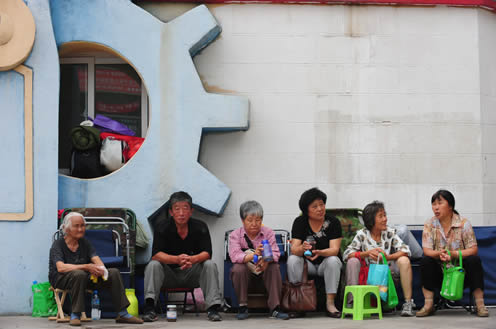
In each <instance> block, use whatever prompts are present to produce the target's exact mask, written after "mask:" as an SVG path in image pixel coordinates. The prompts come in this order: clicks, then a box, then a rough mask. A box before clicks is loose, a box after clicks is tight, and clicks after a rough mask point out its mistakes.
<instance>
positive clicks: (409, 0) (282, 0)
mask: <svg viewBox="0 0 496 329" xmlns="http://www.w3.org/2000/svg"><path fill="white" fill-rule="evenodd" d="M134 1H135V2H144V1H153V2H190V3H273V4H328V5H343V4H345V5H346V4H348V5H391V6H435V5H447V6H462V7H480V8H485V9H488V10H491V11H493V12H494V11H496V0H203V1H198V0H173V1H171V0H134Z"/></svg>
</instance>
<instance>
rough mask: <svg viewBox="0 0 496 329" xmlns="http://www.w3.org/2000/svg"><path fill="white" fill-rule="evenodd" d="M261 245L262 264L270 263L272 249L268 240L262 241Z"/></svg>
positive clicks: (272, 258)
mask: <svg viewBox="0 0 496 329" xmlns="http://www.w3.org/2000/svg"><path fill="white" fill-rule="evenodd" d="M262 245H263V260H264V262H267V263H268V262H272V261H273V260H274V257H273V255H272V248H271V247H270V244H269V240H262Z"/></svg>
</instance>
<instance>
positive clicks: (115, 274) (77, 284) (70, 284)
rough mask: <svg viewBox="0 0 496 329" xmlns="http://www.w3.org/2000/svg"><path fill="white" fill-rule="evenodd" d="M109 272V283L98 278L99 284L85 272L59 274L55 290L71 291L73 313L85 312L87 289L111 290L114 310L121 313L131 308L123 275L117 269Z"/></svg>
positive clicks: (111, 269)
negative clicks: (123, 282)
mask: <svg viewBox="0 0 496 329" xmlns="http://www.w3.org/2000/svg"><path fill="white" fill-rule="evenodd" d="M108 272H109V276H108V279H107V281H103V280H102V279H101V278H98V283H97V284H94V283H93V282H91V281H90V274H89V273H88V272H85V271H81V270H75V271H71V272H67V273H64V274H59V275H58V277H57V282H55V288H60V289H70V295H71V301H72V312H73V313H79V312H84V294H85V292H86V288H89V289H102V288H103V289H110V291H111V293H112V302H113V304H114V309H115V311H116V312H120V311H122V310H124V309H126V308H127V307H128V306H129V301H128V300H127V297H126V291H125V289H124V285H123V284H122V279H121V274H120V273H119V270H118V269H116V268H109V269H108Z"/></svg>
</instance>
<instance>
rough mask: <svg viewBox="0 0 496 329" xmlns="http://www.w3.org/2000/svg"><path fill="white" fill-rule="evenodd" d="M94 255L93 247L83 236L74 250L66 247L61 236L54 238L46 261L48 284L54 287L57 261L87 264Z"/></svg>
mask: <svg viewBox="0 0 496 329" xmlns="http://www.w3.org/2000/svg"><path fill="white" fill-rule="evenodd" d="M94 256H96V251H95V248H93V246H92V245H91V243H90V242H89V241H88V240H86V239H85V238H81V239H79V247H78V248H77V250H76V251H75V252H73V251H72V250H70V249H69V247H67V244H66V243H65V240H64V239H63V238H60V239H58V240H55V241H54V242H53V244H52V247H51V248H50V259H49V263H48V265H49V269H48V270H49V272H48V280H49V281H50V284H51V285H52V286H54V287H55V282H56V281H57V276H58V274H59V272H58V271H57V265H56V264H57V262H58V261H61V262H64V263H65V264H75V265H79V264H89V263H91V258H93V257H94Z"/></svg>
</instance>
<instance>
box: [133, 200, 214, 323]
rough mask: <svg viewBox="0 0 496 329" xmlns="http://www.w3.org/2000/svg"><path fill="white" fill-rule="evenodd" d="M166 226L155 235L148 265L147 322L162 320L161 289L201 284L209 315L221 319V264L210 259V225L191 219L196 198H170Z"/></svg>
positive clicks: (146, 280) (146, 284)
mask: <svg viewBox="0 0 496 329" xmlns="http://www.w3.org/2000/svg"><path fill="white" fill-rule="evenodd" d="M168 202H169V214H170V215H171V216H172V220H170V219H167V221H166V223H165V224H166V225H164V227H163V228H162V229H160V230H158V229H157V230H155V233H154V235H153V248H152V260H151V261H150V263H148V265H147V266H146V268H145V287H144V288H145V304H146V305H145V315H144V316H143V320H145V322H153V321H156V320H157V319H158V317H157V315H156V314H155V303H156V301H157V300H158V297H159V294H160V288H161V287H166V288H195V287H198V285H199V286H200V288H201V290H202V291H203V295H204V296H205V305H206V306H207V317H208V319H209V320H210V321H221V320H222V317H221V316H220V314H219V308H220V305H221V304H222V298H221V294H220V288H219V272H218V270H217V265H216V264H215V263H214V262H213V261H212V260H211V259H210V258H211V256H212V241H211V240H210V232H209V230H208V226H207V224H205V223H204V222H202V221H200V220H198V219H194V218H191V215H192V214H193V200H192V198H191V196H190V195H189V194H188V193H186V192H183V191H180V192H175V193H173V194H172V195H171V196H170V198H169V201H168Z"/></svg>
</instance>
